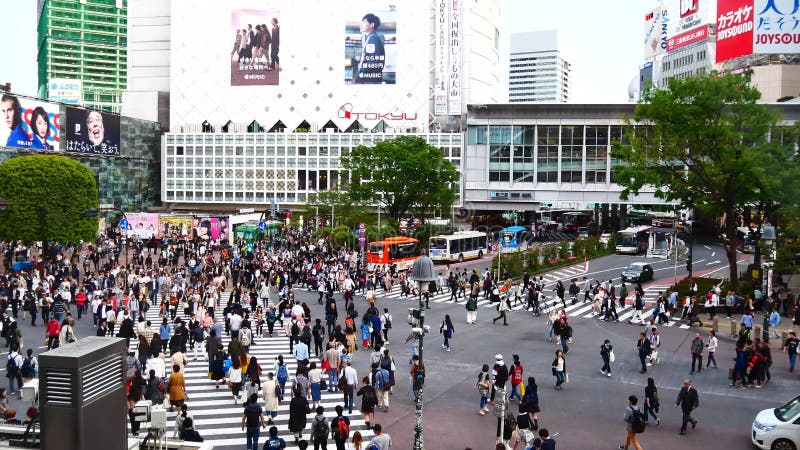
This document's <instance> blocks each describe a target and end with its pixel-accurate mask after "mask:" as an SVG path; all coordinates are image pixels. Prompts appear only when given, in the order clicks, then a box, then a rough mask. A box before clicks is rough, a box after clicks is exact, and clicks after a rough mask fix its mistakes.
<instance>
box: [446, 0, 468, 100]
mask: <svg viewBox="0 0 800 450" xmlns="http://www.w3.org/2000/svg"><path fill="white" fill-rule="evenodd" d="M461 1H462V0H450V63H449V64H448V66H449V67H450V70H449V71H448V72H449V73H448V77H447V78H448V80H447V109H448V111H449V113H450V115H451V116H460V115H461V82H462V76H463V75H462V71H461V59H462V58H461V52H462V50H463V48H464V29H463V28H464V18H463V16H462V13H461Z"/></svg>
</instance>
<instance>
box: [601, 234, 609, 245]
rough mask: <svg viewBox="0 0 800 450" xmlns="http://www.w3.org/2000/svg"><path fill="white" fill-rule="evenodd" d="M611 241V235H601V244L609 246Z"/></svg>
mask: <svg viewBox="0 0 800 450" xmlns="http://www.w3.org/2000/svg"><path fill="white" fill-rule="evenodd" d="M609 239H611V233H603V234H601V235H600V243H601V244H608V241H609Z"/></svg>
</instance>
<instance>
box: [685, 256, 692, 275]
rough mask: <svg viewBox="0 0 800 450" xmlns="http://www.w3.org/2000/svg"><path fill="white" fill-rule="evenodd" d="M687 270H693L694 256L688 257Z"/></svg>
mask: <svg viewBox="0 0 800 450" xmlns="http://www.w3.org/2000/svg"><path fill="white" fill-rule="evenodd" d="M686 270H687V271H689V272H691V271H692V258H686Z"/></svg>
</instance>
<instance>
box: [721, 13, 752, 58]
mask: <svg viewBox="0 0 800 450" xmlns="http://www.w3.org/2000/svg"><path fill="white" fill-rule="evenodd" d="M753 17H754V14H753V0H718V1H717V61H716V62H718V63H720V62H723V61H727V60H729V59H733V58H738V57H739V56H745V55H750V54H752V53H753Z"/></svg>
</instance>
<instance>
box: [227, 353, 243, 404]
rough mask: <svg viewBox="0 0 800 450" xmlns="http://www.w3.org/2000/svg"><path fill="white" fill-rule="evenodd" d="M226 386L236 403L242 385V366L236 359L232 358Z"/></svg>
mask: <svg viewBox="0 0 800 450" xmlns="http://www.w3.org/2000/svg"><path fill="white" fill-rule="evenodd" d="M228 386H229V387H230V388H231V394H233V403H234V404H236V403H237V401H238V399H239V390H240V388H241V387H242V366H241V365H240V364H239V360H238V359H234V360H233V364H231V368H230V369H229V370H228Z"/></svg>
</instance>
